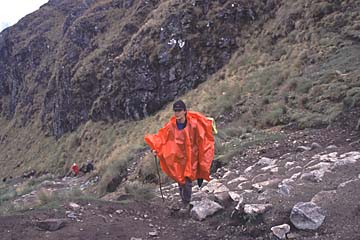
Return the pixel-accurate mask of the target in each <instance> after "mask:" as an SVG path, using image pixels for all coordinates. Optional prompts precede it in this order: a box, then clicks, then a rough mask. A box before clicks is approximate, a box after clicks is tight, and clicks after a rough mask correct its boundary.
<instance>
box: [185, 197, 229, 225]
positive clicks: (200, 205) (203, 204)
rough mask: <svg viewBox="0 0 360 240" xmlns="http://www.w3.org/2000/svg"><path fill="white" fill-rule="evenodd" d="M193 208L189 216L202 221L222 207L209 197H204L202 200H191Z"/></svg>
mask: <svg viewBox="0 0 360 240" xmlns="http://www.w3.org/2000/svg"><path fill="white" fill-rule="evenodd" d="M191 205H193V208H192V209H191V211H190V216H191V217H192V218H193V219H195V220H198V221H202V220H204V219H205V218H207V217H208V216H211V215H213V214H215V213H216V212H217V211H219V210H221V209H223V207H222V206H221V205H220V204H218V203H216V202H214V201H211V200H210V199H204V200H202V201H193V202H191Z"/></svg>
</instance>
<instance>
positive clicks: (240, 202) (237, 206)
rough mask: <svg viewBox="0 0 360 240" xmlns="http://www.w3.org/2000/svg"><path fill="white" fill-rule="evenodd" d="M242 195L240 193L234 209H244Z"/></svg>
mask: <svg viewBox="0 0 360 240" xmlns="http://www.w3.org/2000/svg"><path fill="white" fill-rule="evenodd" d="M243 205H244V196H243V195H241V196H240V199H239V202H238V204H237V205H236V207H235V210H237V211H240V210H241V209H244V207H243Z"/></svg>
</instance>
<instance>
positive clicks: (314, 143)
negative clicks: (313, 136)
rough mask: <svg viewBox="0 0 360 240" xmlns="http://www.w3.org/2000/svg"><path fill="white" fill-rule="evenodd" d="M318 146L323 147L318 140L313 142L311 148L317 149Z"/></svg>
mask: <svg viewBox="0 0 360 240" xmlns="http://www.w3.org/2000/svg"><path fill="white" fill-rule="evenodd" d="M316 148H322V146H321V145H320V144H318V143H317V142H313V143H312V144H311V150H313V149H316Z"/></svg>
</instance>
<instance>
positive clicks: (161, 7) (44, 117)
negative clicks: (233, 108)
mask: <svg viewBox="0 0 360 240" xmlns="http://www.w3.org/2000/svg"><path fill="white" fill-rule="evenodd" d="M275 7H276V5H273V6H269V5H266V4H264V3H263V2H262V1H255V2H253V1H246V0H242V1H192V2H181V1H175V0H172V1H159V0H152V1H140V0H129V1H115V0H114V1H102V0H92V1H90V0H89V1H79V0H78V1H69V0H66V1H55V0H53V1H50V2H49V3H47V4H45V5H44V6H42V7H41V8H40V10H38V11H37V12H35V13H33V14H30V15H28V16H26V17H25V18H23V19H22V20H21V21H20V22H19V23H18V24H17V25H15V26H14V27H10V28H8V29H6V30H4V31H3V32H2V33H1V35H0V63H1V64H0V65H1V67H0V68H1V69H0V70H1V76H0V83H1V84H0V100H1V102H0V103H1V104H0V111H1V115H2V116H3V117H7V118H8V119H11V118H17V119H19V120H20V121H19V124H20V126H21V125H26V124H28V123H29V122H31V121H33V120H34V119H35V120H36V119H37V118H39V119H40V120H41V125H42V128H43V130H44V131H46V132H47V133H48V134H50V135H55V136H57V137H59V136H61V135H63V134H64V133H66V132H69V131H72V130H74V129H76V128H77V126H79V124H81V123H84V122H86V121H87V120H90V119H91V120H93V121H98V120H114V121H117V120H119V119H135V120H137V119H141V118H144V117H146V116H148V115H149V114H152V113H154V112H156V111H157V110H159V109H160V108H161V107H162V106H163V105H164V104H166V103H167V102H169V101H172V100H173V99H175V98H176V97H178V96H181V95H182V94H184V93H185V92H187V91H188V90H190V89H193V88H195V87H197V86H198V85H199V84H200V83H202V82H204V81H205V80H206V79H207V77H208V76H210V75H212V74H214V73H215V72H217V71H218V70H219V69H220V68H221V67H222V66H224V65H225V64H226V63H227V62H228V61H229V59H230V58H231V56H232V54H233V53H234V52H235V50H237V49H239V47H241V42H239V39H238V38H239V37H240V36H241V35H242V34H243V33H244V34H245V32H246V31H248V29H249V28H251V26H252V25H253V24H254V23H255V22H258V21H263V19H261V18H260V17H261V15H262V14H263V12H264V11H267V12H271V11H272V10H273V9H274V8H275Z"/></svg>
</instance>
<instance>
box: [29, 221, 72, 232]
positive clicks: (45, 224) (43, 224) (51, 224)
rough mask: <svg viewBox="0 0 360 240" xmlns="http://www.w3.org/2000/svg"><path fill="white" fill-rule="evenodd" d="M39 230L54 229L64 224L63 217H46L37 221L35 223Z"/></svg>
mask: <svg viewBox="0 0 360 240" xmlns="http://www.w3.org/2000/svg"><path fill="white" fill-rule="evenodd" d="M35 224H36V226H37V227H38V228H39V229H40V230H44V231H56V230H59V229H61V228H63V227H65V225H66V220H65V219H47V220H44V221H38V222H36V223H35Z"/></svg>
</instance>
